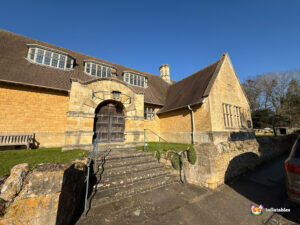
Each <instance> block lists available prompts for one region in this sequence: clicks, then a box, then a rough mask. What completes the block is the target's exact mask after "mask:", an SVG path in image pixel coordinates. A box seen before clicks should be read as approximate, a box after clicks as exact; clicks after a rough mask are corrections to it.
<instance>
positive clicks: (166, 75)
mask: <svg viewBox="0 0 300 225" xmlns="http://www.w3.org/2000/svg"><path fill="white" fill-rule="evenodd" d="M159 71H160V76H161V78H162V79H164V80H165V81H167V82H170V66H169V65H168V64H163V65H161V66H160V67H159Z"/></svg>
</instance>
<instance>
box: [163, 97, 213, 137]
mask: <svg viewBox="0 0 300 225" xmlns="http://www.w3.org/2000/svg"><path fill="white" fill-rule="evenodd" d="M192 109H193V111H194V125H195V128H194V129H195V132H194V135H195V143H201V142H209V141H208V139H209V135H208V134H207V132H208V131H211V120H210V107H209V101H208V99H206V100H205V101H204V103H203V104H202V105H196V106H193V107H192ZM159 117H160V130H161V135H162V137H164V138H166V140H168V141H170V142H180V143H191V142H192V122H191V111H190V110H188V109H187V108H185V109H180V110H176V111H172V112H166V113H163V114H160V115H159Z"/></svg>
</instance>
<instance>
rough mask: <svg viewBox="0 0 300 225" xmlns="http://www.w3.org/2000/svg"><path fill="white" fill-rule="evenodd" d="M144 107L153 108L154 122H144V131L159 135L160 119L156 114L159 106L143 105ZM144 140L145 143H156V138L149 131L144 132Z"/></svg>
mask: <svg viewBox="0 0 300 225" xmlns="http://www.w3.org/2000/svg"><path fill="white" fill-rule="evenodd" d="M144 107H151V108H154V111H155V120H148V119H145V120H144V129H150V130H152V131H153V132H155V133H157V134H158V135H160V118H159V116H158V115H157V114H156V112H157V111H158V110H159V109H160V108H161V107H159V106H155V105H150V104H145V105H144ZM146 140H147V141H158V137H157V136H156V135H154V134H152V133H151V132H150V131H147V132H146Z"/></svg>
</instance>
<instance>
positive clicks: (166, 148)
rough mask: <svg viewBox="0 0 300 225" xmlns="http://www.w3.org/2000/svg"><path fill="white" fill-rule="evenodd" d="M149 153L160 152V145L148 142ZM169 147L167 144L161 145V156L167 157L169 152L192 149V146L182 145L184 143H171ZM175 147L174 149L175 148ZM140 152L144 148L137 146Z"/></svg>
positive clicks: (162, 143)
mask: <svg viewBox="0 0 300 225" xmlns="http://www.w3.org/2000/svg"><path fill="white" fill-rule="evenodd" d="M147 144H148V145H147V151H148V152H156V151H158V147H159V143H158V142H147ZM170 144H171V145H169V144H168V143H166V142H161V143H160V154H161V155H165V154H166V152H167V151H175V152H180V151H185V150H186V149H187V148H188V147H192V145H191V144H182V143H170ZM173 146H174V147H173ZM137 149H138V150H143V149H144V146H137Z"/></svg>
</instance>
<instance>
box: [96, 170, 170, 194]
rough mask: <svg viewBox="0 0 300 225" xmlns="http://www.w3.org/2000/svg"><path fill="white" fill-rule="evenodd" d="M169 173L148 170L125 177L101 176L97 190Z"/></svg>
mask: <svg viewBox="0 0 300 225" xmlns="http://www.w3.org/2000/svg"><path fill="white" fill-rule="evenodd" d="M168 174H169V173H168V172H167V171H166V170H165V169H164V168H156V169H153V168H150V169H146V170H142V171H135V172H132V173H128V174H126V175H123V174H122V175H118V176H105V175H106V174H105V175H104V176H103V177H101V181H100V183H99V184H98V185H97V188H101V190H104V189H106V188H111V187H115V186H117V185H123V184H129V183H134V182H138V181H139V180H143V179H147V178H152V177H156V176H160V175H168Z"/></svg>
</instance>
